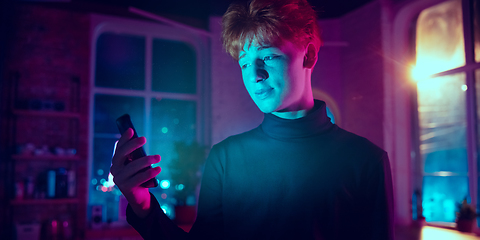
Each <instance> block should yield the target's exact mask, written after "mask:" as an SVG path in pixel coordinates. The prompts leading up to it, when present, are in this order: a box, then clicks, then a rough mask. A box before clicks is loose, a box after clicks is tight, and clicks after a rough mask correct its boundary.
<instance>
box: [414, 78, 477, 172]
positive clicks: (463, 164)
mask: <svg viewBox="0 0 480 240" xmlns="http://www.w3.org/2000/svg"><path fill="white" fill-rule="evenodd" d="M465 87H466V86H465V74H463V73H460V74H455V75H449V76H444V77H437V78H433V79H427V80H422V81H419V82H418V83H417V92H418V115H419V124H420V152H421V155H422V160H423V163H424V164H425V165H424V171H425V172H427V173H431V172H438V171H451V172H459V173H466V172H467V166H468V164H467V150H466V146H467V144H466V139H467V138H466V110H465V108H466V107H465V106H466V102H465V99H466V96H465V94H466V92H465V90H466V89H465Z"/></svg>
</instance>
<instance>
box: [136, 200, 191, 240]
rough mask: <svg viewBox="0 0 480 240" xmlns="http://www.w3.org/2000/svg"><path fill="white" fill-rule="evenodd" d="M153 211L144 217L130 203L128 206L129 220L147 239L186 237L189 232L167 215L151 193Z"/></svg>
mask: <svg viewBox="0 0 480 240" xmlns="http://www.w3.org/2000/svg"><path fill="white" fill-rule="evenodd" d="M150 198H151V211H150V213H149V214H148V215H147V216H146V217H144V218H139V217H138V216H137V215H136V214H135V213H134V212H133V209H132V207H131V206H130V204H129V205H128V206H127V222H128V223H129V224H130V225H131V226H132V227H133V228H134V229H135V230H136V231H137V232H138V233H139V234H140V235H141V236H142V238H143V239H145V240H153V239H165V240H166V239H168V240H170V239H172V240H173V239H186V238H187V233H186V232H185V231H183V230H182V229H181V228H179V227H178V226H177V225H176V224H175V223H173V221H172V220H170V218H168V217H167V215H165V213H164V212H163V210H162V208H161V207H160V205H159V204H158V201H157V199H156V198H155V196H153V194H151V193H150Z"/></svg>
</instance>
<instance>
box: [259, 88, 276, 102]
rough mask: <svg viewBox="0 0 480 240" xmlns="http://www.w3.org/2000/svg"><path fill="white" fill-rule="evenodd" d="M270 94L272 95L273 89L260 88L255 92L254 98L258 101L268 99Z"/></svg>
mask: <svg viewBox="0 0 480 240" xmlns="http://www.w3.org/2000/svg"><path fill="white" fill-rule="evenodd" d="M272 93H273V88H271V87H268V88H262V89H258V90H257V91H255V96H257V98H258V99H260V100H263V99H265V98H268V97H269V96H270V95H271V94H272Z"/></svg>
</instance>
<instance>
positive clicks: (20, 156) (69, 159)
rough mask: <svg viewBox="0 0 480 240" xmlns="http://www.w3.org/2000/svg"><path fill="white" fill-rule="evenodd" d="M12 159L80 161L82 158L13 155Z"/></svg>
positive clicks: (75, 156)
mask: <svg viewBox="0 0 480 240" xmlns="http://www.w3.org/2000/svg"><path fill="white" fill-rule="evenodd" d="M12 158H13V159H15V160H18V161H60V162H62V161H80V160H81V158H80V157H79V156H77V155H74V156H58V155H38V156H36V155H12Z"/></svg>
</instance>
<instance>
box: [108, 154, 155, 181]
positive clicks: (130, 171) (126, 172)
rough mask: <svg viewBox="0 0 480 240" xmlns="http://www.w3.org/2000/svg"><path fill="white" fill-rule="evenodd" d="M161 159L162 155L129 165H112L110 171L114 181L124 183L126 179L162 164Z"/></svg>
mask: <svg viewBox="0 0 480 240" xmlns="http://www.w3.org/2000/svg"><path fill="white" fill-rule="evenodd" d="M160 159H161V157H160V155H151V156H146V157H142V158H139V159H137V160H135V161H132V162H130V163H129V164H127V165H123V164H118V165H112V167H111V168H110V171H111V173H112V175H113V176H114V181H119V182H122V181H123V180H125V179H129V178H131V177H132V176H134V175H135V174H137V173H139V172H140V171H142V170H143V169H145V168H149V167H150V166H151V165H152V164H155V163H158V162H160ZM117 177H118V178H117Z"/></svg>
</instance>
